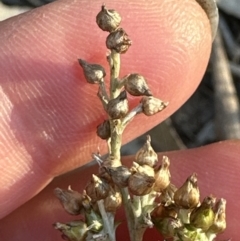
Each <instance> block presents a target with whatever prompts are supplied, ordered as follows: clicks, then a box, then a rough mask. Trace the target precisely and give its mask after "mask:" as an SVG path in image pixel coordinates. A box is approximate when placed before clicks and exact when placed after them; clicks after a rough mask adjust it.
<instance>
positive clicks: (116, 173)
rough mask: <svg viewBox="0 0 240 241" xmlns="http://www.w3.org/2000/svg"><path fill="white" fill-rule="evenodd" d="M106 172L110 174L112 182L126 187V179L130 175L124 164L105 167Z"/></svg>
mask: <svg viewBox="0 0 240 241" xmlns="http://www.w3.org/2000/svg"><path fill="white" fill-rule="evenodd" d="M106 170H107V172H108V173H109V175H110V176H111V178H112V180H113V182H114V183H115V184H116V185H117V186H118V187H127V185H128V179H129V177H130V175H131V172H130V171H129V169H128V168H127V167H125V166H119V167H106Z"/></svg>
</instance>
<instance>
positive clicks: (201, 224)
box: [190, 196, 216, 231]
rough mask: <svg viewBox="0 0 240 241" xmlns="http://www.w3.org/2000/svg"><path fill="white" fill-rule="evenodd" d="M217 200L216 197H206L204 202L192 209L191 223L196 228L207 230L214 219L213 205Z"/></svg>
mask: <svg viewBox="0 0 240 241" xmlns="http://www.w3.org/2000/svg"><path fill="white" fill-rule="evenodd" d="M215 202H216V198H215V197H213V196H208V197H205V198H204V200H203V202H202V204H201V205H200V206H199V207H198V208H196V209H194V210H193V211H192V213H191V216H190V223H191V225H193V226H194V227H195V228H201V229H202V230H203V231H207V230H208V229H209V227H210V226H212V224H213V221H214V212H213V206H214V205H215Z"/></svg>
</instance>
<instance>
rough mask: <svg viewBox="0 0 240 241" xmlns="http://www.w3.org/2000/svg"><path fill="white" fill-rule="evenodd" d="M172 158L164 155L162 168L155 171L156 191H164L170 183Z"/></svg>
mask: <svg viewBox="0 0 240 241" xmlns="http://www.w3.org/2000/svg"><path fill="white" fill-rule="evenodd" d="M169 166H170V160H169V158H168V157H166V156H163V159H162V165H161V166H160V168H159V169H158V170H157V171H156V172H155V185H154V190H155V191H156V192H161V191H163V190H164V189H165V188H166V187H167V186H168V185H169V184H170V177H171V174H170V171H169Z"/></svg>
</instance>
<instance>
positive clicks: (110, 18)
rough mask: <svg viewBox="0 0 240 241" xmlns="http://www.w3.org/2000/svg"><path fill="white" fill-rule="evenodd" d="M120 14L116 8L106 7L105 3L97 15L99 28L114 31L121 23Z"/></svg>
mask: <svg viewBox="0 0 240 241" xmlns="http://www.w3.org/2000/svg"><path fill="white" fill-rule="evenodd" d="M121 20H122V18H121V16H120V14H119V13H118V12H117V11H115V10H114V9H106V7H105V5H102V9H101V11H100V12H99V13H98V15H97V17H96V22H97V25H98V27H99V28H101V29H102V30H103V31H108V32H113V31H114V30H116V29H117V28H118V27H119V25H120V23H121Z"/></svg>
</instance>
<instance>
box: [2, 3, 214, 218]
mask: <svg viewBox="0 0 240 241" xmlns="http://www.w3.org/2000/svg"><path fill="white" fill-rule="evenodd" d="M106 5H107V6H109V7H111V8H114V9H116V10H118V11H119V12H120V13H121V15H122V16H123V21H122V26H123V27H124V28H125V30H126V31H127V33H128V34H129V35H130V36H131V39H132V41H133V46H132V47H131V48H130V50H129V51H128V53H127V54H126V55H124V56H123V57H122V68H121V76H123V75H125V74H128V73H130V72H139V73H141V74H143V75H145V77H146V78H147V79H148V80H149V86H150V88H151V89H152V92H153V94H154V95H155V96H157V97H160V98H161V99H163V100H166V101H169V102H170V105H169V107H168V108H167V109H166V111H164V112H162V114H159V115H157V116H156V117H152V118H150V119H148V121H147V122H146V120H147V119H146V117H144V116H139V117H137V118H136V121H134V123H131V124H130V125H129V127H128V129H127V134H126V135H125V136H124V142H126V141H129V140H131V139H132V138H134V137H136V136H137V135H140V134H142V133H143V132H145V131H147V130H148V129H149V128H151V127H153V126H154V125H156V124H158V123H160V122H161V121H162V120H164V119H165V118H167V117H168V116H169V115H170V114H172V113H173V112H174V111H175V110H176V109H177V108H179V106H181V105H182V104H183V103H184V102H185V101H186V99H187V98H188V97H189V96H190V95H191V94H192V93H193V91H194V90H195V89H196V87H197V85H198V83H199V81H200V79H201V77H202V75H203V73H204V70H205V68H206V65H207V62H208V58H209V53H210V47H211V33H210V26H209V21H208V19H207V17H206V15H205V13H204V12H203V11H202V9H201V7H200V6H199V5H198V4H197V3H196V2H195V1H193V0H186V1H184V2H182V1H177V0H173V1H167V0H166V1H160V2H159V1H151V3H148V2H147V1H143V0H140V1H138V2H136V1H134V0H132V1H127V2H126V1H123V0H122V1H106ZM100 6H101V2H99V1H87V0H85V1H72V0H67V1H56V2H54V3H52V4H49V5H46V6H44V7H41V8H38V9H35V10H33V11H30V12H27V13H25V14H23V15H20V16H17V17H15V18H11V19H8V20H6V21H4V22H2V23H1V24H0V31H1V33H2V34H1V36H0V38H1V46H0V53H1V55H0V69H1V74H0V83H1V94H0V95H1V102H2V103H1V106H0V109H1V110H0V111H1V113H2V118H1V120H0V131H1V133H2V134H1V137H0V138H1V140H0V141H1V144H2V147H3V148H2V149H1V152H0V155H1V158H0V166H2V167H3V166H4V171H3V170H2V173H1V177H0V187H1V189H0V216H4V215H6V214H7V213H9V212H11V211H12V210H13V209H15V208H16V207H18V206H19V205H21V204H22V203H24V202H25V201H26V200H28V199H30V198H31V197H32V196H34V195H35V194H36V193H38V192H39V191H40V190H41V189H43V188H44V187H45V186H46V185H47V183H49V182H50V181H51V179H52V177H54V176H56V175H59V174H61V173H64V172H66V171H68V170H71V169H73V168H76V167H77V166H79V165H82V164H84V163H86V162H87V161H88V160H89V156H90V155H89V153H91V152H92V151H94V150H96V149H97V147H98V146H99V147H100V150H101V152H102V153H104V152H106V148H105V143H104V142H103V141H101V140H99V138H97V137H96V134H95V127H96V125H98V124H99V123H100V122H101V121H102V120H103V118H104V117H106V116H105V114H104V113H103V109H102V107H101V104H100V103H99V101H98V100H97V97H96V96H95V95H96V92H97V89H96V87H95V86H92V85H91V86H90V85H88V84H87V83H86V82H85V80H84V78H83V75H82V71H81V69H80V67H79V66H78V64H77V58H79V57H81V58H83V59H86V60H88V61H90V62H95V63H99V64H101V65H103V66H104V67H105V68H106V69H107V70H108V67H107V64H106V61H105V60H104V58H103V56H105V53H106V47H105V38H106V33H104V32H101V31H100V29H98V28H97V26H96V24H95V16H96V14H97V13H98V12H99V10H100ZM138 101H139V100H132V99H131V105H134V104H136V103H137V102H138ZM146 123H147V124H146ZM3 199H4V200H3ZM6 200H8V201H6ZM16 200H18V201H17V202H16Z"/></svg>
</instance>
